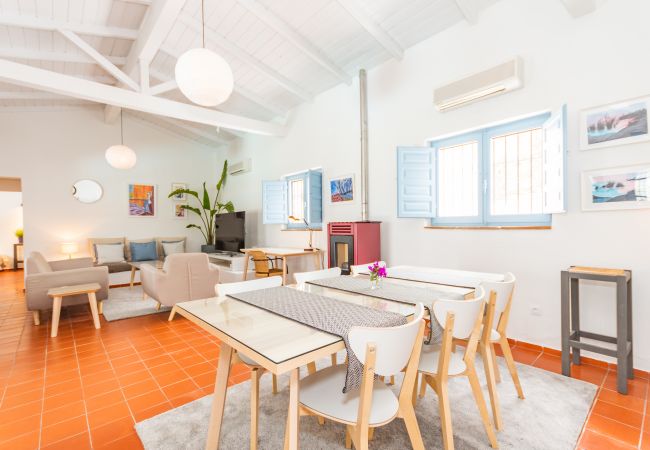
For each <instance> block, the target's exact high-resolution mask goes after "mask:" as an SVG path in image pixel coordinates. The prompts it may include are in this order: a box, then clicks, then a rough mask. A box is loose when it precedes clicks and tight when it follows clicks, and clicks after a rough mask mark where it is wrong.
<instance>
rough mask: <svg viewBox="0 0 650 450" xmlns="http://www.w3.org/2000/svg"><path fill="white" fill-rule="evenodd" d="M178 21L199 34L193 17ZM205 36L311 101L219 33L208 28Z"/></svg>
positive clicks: (300, 90) (280, 76)
mask: <svg viewBox="0 0 650 450" xmlns="http://www.w3.org/2000/svg"><path fill="white" fill-rule="evenodd" d="M180 21H181V22H182V23H184V24H185V25H186V26H187V27H189V28H191V29H192V30H194V31H195V32H196V33H199V34H200V33H201V24H200V23H199V22H198V21H197V20H195V19H194V18H193V17H191V16H189V15H187V14H181V16H180ZM205 36H206V38H207V40H208V41H209V42H211V43H213V44H216V45H217V46H218V47H219V48H220V49H221V50H223V51H225V52H227V53H229V54H230V55H232V56H234V57H235V58H237V59H238V60H240V61H242V62H244V63H245V64H247V65H249V66H251V67H252V68H254V69H255V70H257V71H258V72H261V73H263V74H264V75H266V76H267V77H268V78H270V79H272V80H273V81H275V82H276V83H277V84H279V85H280V86H282V87H283V88H285V89H286V90H288V91H289V92H291V93H293V94H295V95H297V96H298V97H300V98H301V99H303V100H305V101H309V100H311V99H312V97H313V95H312V94H311V93H310V92H308V91H307V90H305V89H303V88H302V87H301V86H299V85H298V84H297V83H295V82H293V81H291V80H289V79H288V78H287V77H285V76H284V75H282V74H280V73H279V72H278V71H277V70H275V69H273V68H272V67H270V66H268V65H266V64H265V63H263V62H262V61H260V60H259V59H257V58H255V57H254V56H252V55H251V54H250V53H248V52H247V51H245V50H244V49H242V48H240V47H239V46H237V45H236V44H234V43H232V42H230V41H229V40H228V39H226V38H225V37H223V36H222V35H220V34H219V33H216V32H214V31H212V30H210V29H209V28H206V29H205Z"/></svg>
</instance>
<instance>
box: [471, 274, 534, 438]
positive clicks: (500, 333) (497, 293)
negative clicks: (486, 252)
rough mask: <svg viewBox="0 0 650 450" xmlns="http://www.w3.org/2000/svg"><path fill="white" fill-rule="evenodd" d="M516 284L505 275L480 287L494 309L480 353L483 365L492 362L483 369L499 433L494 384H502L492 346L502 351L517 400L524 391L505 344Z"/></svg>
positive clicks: (500, 423) (510, 351)
mask: <svg viewBox="0 0 650 450" xmlns="http://www.w3.org/2000/svg"><path fill="white" fill-rule="evenodd" d="M515 282H516V278H515V276H514V275H513V274H512V273H510V272H508V273H506V274H505V276H504V279H503V281H484V282H483V283H481V286H482V287H483V289H484V290H485V292H488V293H490V294H492V295H493V296H494V297H495V299H496V301H495V304H494V308H492V310H490V308H488V314H487V315H486V317H485V321H484V325H485V326H484V329H483V332H482V333H481V340H480V342H479V351H480V352H481V356H482V357H483V361H484V362H485V361H487V360H488V359H490V360H491V361H490V363H491V364H485V369H486V376H487V381H488V388H489V389H488V390H489V392H490V403H491V405H492V417H493V419H494V423H495V425H496V429H497V430H500V429H502V427H503V424H502V419H501V411H500V408H499V398H498V397H497V392H496V384H495V383H499V382H500V381H501V375H500V374H499V366H498V365H497V360H496V352H495V351H494V344H499V345H500V346H501V351H502V352H503V357H504V359H505V360H506V364H507V366H508V371H509V372H510V376H511V377H512V381H513V383H514V385H515V389H516V390H517V395H518V396H519V398H521V399H524V391H523V390H522V388H521V383H520V381H519V374H518V373H517V366H516V365H515V360H514V358H513V356H512V350H511V349H510V344H509V343H508V336H507V335H506V329H507V327H508V320H509V318H510V308H511V306H512V297H513V292H514V289H515ZM490 366H491V367H492V368H493V369H492V373H493V374H494V378H492V373H490V371H489V370H488V368H489V367H490Z"/></svg>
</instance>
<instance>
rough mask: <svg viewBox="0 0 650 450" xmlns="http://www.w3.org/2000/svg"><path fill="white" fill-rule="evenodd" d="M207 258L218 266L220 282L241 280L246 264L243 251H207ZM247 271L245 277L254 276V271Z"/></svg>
mask: <svg viewBox="0 0 650 450" xmlns="http://www.w3.org/2000/svg"><path fill="white" fill-rule="evenodd" d="M208 259H209V260H210V262H211V263H212V264H214V265H216V266H218V267H219V282H220V283H229V282H233V281H241V280H242V278H243V276H244V267H245V265H246V264H245V263H246V255H245V254H244V253H239V252H226V251H219V252H215V253H208ZM248 272H249V273H248V274H247V276H246V279H248V278H255V272H254V271H253V270H249V271H248Z"/></svg>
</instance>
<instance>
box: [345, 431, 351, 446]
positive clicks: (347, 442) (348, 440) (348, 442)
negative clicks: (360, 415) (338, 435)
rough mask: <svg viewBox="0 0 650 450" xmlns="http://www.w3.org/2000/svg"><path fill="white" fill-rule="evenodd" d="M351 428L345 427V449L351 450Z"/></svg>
mask: <svg viewBox="0 0 650 450" xmlns="http://www.w3.org/2000/svg"><path fill="white" fill-rule="evenodd" d="M351 428H352V427H351V426H350V425H347V426H346V427H345V448H352V434H351Z"/></svg>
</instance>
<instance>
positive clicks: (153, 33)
mask: <svg viewBox="0 0 650 450" xmlns="http://www.w3.org/2000/svg"><path fill="white" fill-rule="evenodd" d="M184 5H185V0H158V1H157V2H154V3H152V4H151V6H150V7H149V9H148V10H147V14H146V16H145V17H144V19H143V21H142V25H141V26H140V32H139V35H138V38H137V39H136V40H135V42H133V44H132V45H131V49H130V50H129V54H128V55H127V57H126V63H125V64H124V72H125V73H126V74H127V75H128V76H130V77H135V76H136V74H137V69H138V67H139V68H140V74H139V75H140V85H141V86H143V88H144V87H146V86H148V84H149V79H148V78H147V79H146V80H145V79H144V77H145V76H148V69H149V65H150V64H151V61H152V60H153V58H154V56H156V53H158V50H160V46H161V45H162V43H163V41H164V40H165V39H166V38H167V35H168V34H169V32H170V30H171V29H172V27H173V26H174V23H176V19H177V18H178V15H179V14H180V12H181V10H182V9H183V6H184ZM145 66H146V69H145ZM143 92H144V91H143ZM119 112H120V110H119V108H115V107H114V106H112V105H107V106H106V109H105V110H104V120H105V121H106V122H108V123H112V122H114V121H115V120H117V118H118V116H119Z"/></svg>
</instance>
